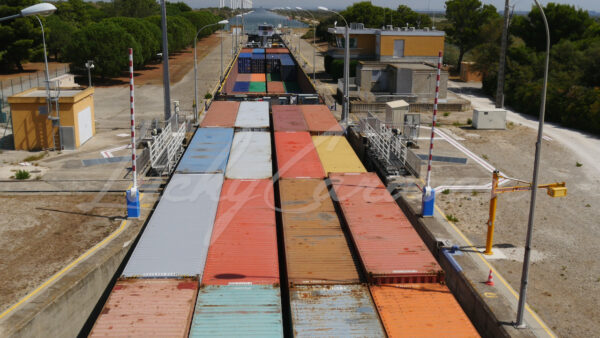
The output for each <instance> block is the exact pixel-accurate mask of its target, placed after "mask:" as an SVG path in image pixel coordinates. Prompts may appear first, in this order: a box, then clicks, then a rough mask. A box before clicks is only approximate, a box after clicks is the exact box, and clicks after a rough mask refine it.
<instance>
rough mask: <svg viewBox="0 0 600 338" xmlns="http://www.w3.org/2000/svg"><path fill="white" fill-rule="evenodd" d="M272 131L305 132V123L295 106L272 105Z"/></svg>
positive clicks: (300, 112) (298, 108)
mask: <svg viewBox="0 0 600 338" xmlns="http://www.w3.org/2000/svg"><path fill="white" fill-rule="evenodd" d="M271 110H272V112H273V129H274V130H275V131H307V130H308V129H307V126H306V122H304V116H303V115H302V111H300V107H298V106H297V105H273V106H272V107H271Z"/></svg>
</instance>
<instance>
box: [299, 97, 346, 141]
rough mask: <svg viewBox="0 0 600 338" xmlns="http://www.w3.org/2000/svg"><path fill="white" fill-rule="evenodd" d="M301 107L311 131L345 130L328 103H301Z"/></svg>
mask: <svg viewBox="0 0 600 338" xmlns="http://www.w3.org/2000/svg"><path fill="white" fill-rule="evenodd" d="M300 109H302V114H304V120H305V121H306V124H307V125H308V130H309V131H310V132H311V133H315V134H323V133H331V134H341V133H342V132H343V129H342V127H341V126H340V124H339V123H338V122H337V120H336V119H335V117H334V116H333V114H332V113H331V111H330V110H329V108H327V106H326V105H322V104H314V105H313V104H305V105H301V106H300Z"/></svg>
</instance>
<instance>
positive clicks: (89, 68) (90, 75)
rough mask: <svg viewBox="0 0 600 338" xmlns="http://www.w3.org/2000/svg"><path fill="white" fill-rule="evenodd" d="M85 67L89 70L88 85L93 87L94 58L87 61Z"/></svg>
mask: <svg viewBox="0 0 600 338" xmlns="http://www.w3.org/2000/svg"><path fill="white" fill-rule="evenodd" d="M85 68H87V70H88V87H92V69H94V60H88V62H86V63H85Z"/></svg>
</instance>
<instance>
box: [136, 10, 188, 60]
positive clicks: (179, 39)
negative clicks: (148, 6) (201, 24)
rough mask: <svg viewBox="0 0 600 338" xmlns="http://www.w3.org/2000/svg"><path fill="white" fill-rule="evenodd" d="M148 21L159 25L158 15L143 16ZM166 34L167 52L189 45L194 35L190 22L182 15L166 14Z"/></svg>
mask: <svg viewBox="0 0 600 338" xmlns="http://www.w3.org/2000/svg"><path fill="white" fill-rule="evenodd" d="M145 20H148V22H150V23H152V24H154V25H156V26H158V27H160V25H161V21H160V15H153V16H149V17H147V18H145ZM167 35H168V39H169V52H174V51H177V50H180V49H183V48H185V47H187V46H189V45H191V44H192V43H193V41H194V36H195V35H196V30H195V29H194V25H192V23H191V22H190V21H189V20H188V19H186V18H184V17H182V16H167Z"/></svg>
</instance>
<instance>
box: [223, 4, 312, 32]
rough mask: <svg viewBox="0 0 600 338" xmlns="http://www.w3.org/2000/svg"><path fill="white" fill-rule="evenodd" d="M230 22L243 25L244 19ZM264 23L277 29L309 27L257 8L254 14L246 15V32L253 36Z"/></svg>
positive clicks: (235, 18)
mask: <svg viewBox="0 0 600 338" xmlns="http://www.w3.org/2000/svg"><path fill="white" fill-rule="evenodd" d="M228 20H229V22H230V23H232V24H239V25H241V24H242V18H239V17H233V18H229V19H228ZM236 20H237V21H236ZM264 23H267V24H271V25H273V26H274V27H275V28H278V27H308V26H307V25H306V24H304V23H302V22H300V21H296V20H289V19H288V18H287V17H285V16H283V15H279V14H276V13H274V12H271V11H269V10H268V9H265V8H255V9H254V12H253V13H250V14H246V15H244V30H245V31H246V32H248V33H251V34H252V33H254V32H256V31H257V30H258V25H260V24H264ZM227 28H229V27H227Z"/></svg>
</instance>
